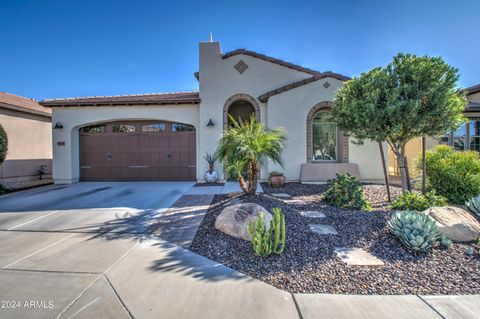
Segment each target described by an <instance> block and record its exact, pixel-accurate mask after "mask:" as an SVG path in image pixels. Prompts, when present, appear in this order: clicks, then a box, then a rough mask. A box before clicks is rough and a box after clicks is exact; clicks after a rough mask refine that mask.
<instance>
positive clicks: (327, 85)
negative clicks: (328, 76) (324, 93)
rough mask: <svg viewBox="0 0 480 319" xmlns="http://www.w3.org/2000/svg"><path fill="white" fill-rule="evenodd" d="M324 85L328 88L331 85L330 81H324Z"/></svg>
mask: <svg viewBox="0 0 480 319" xmlns="http://www.w3.org/2000/svg"><path fill="white" fill-rule="evenodd" d="M323 87H324V88H326V89H328V88H329V87H330V83H329V82H328V81H326V82H325V83H323Z"/></svg>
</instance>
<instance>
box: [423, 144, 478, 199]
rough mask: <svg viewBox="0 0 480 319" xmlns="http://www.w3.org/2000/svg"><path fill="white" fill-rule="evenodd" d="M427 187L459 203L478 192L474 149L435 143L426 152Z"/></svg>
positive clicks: (476, 159)
mask: <svg viewBox="0 0 480 319" xmlns="http://www.w3.org/2000/svg"><path fill="white" fill-rule="evenodd" d="M426 167H427V170H426V175H427V187H428V189H429V190H435V192H436V193H437V194H439V195H442V196H445V197H446V198H447V200H448V202H449V203H452V204H459V205H462V204H464V203H465V201H467V200H468V199H470V198H472V197H474V196H477V195H479V194H480V156H479V154H478V153H477V152H475V151H464V152H459V151H455V150H453V149H452V148H451V147H449V146H446V145H439V146H437V147H435V148H434V149H432V150H430V151H427V154H426Z"/></svg>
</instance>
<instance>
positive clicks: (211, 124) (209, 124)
mask: <svg viewBox="0 0 480 319" xmlns="http://www.w3.org/2000/svg"><path fill="white" fill-rule="evenodd" d="M214 126H215V124H213V121H212V119H210V120H209V121H208V123H207V127H214Z"/></svg>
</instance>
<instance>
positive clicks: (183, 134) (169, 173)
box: [80, 122, 196, 181]
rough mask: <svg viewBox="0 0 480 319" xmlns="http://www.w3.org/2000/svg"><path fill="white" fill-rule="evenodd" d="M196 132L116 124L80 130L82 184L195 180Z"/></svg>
mask: <svg viewBox="0 0 480 319" xmlns="http://www.w3.org/2000/svg"><path fill="white" fill-rule="evenodd" d="M195 163H196V147H195V128H194V127H193V126H191V125H186V124H180V123H170V122H114V123H103V124H98V125H92V126H88V127H83V128H81V129H80V180H84V181H93V180H99V181H100V180H104V181H106V180H110V181H125V180H126V181H135V180H156V181H173V180H179V181H181V180H195V175H196V169H195Z"/></svg>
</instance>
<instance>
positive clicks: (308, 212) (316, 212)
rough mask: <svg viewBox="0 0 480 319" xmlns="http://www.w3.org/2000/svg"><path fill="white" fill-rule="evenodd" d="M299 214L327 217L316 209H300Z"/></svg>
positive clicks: (311, 216)
mask: <svg viewBox="0 0 480 319" xmlns="http://www.w3.org/2000/svg"><path fill="white" fill-rule="evenodd" d="M300 215H302V216H303V217H309V218H325V217H327V216H326V215H325V214H324V213H322V212H319V211H318V210H308V211H301V212H300Z"/></svg>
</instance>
